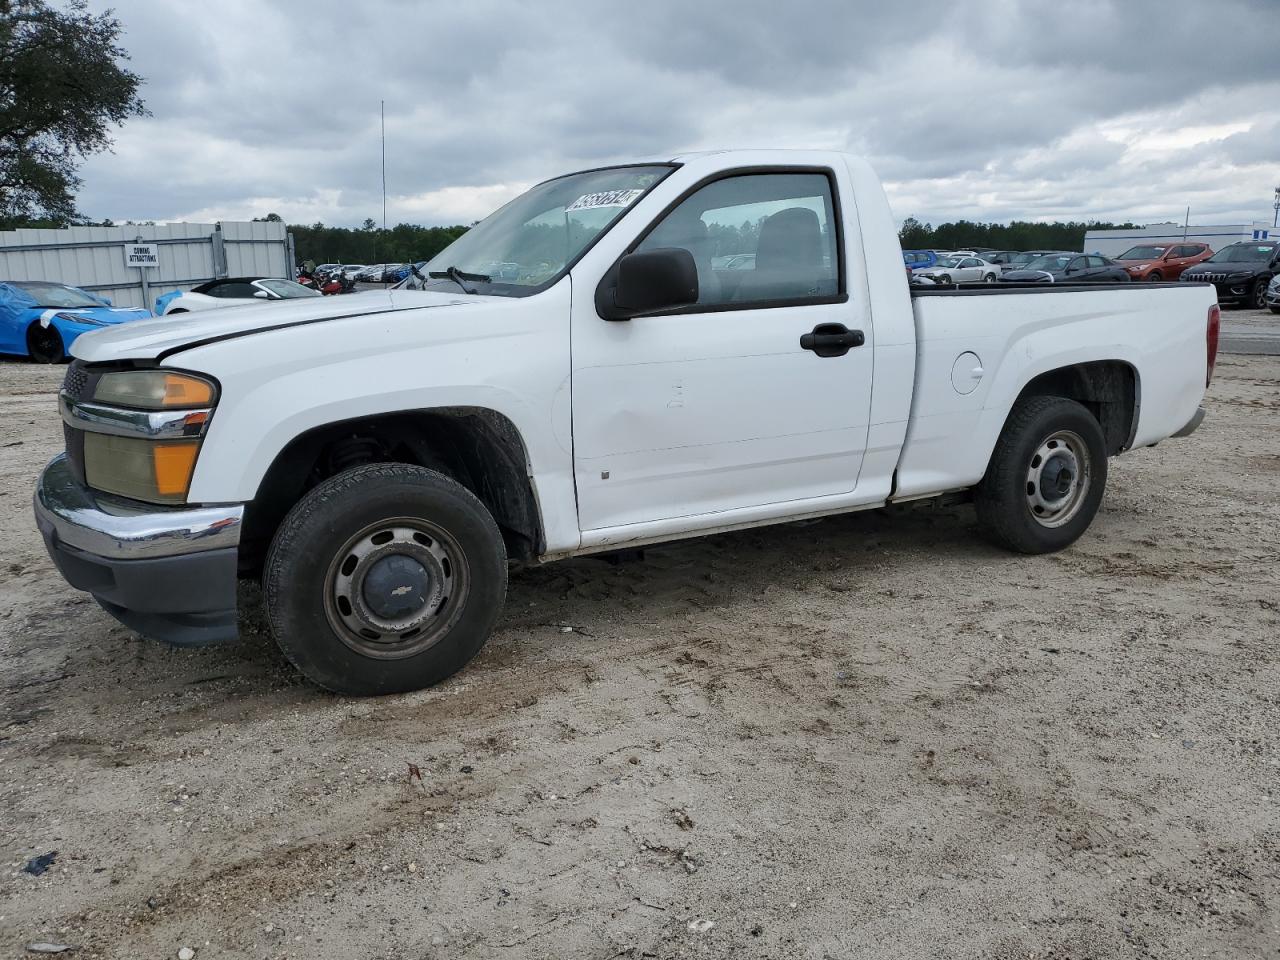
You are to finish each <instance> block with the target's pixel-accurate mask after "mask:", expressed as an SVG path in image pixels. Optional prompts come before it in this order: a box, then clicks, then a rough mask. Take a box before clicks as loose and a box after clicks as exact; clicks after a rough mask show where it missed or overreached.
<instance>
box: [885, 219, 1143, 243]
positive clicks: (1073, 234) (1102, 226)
mask: <svg viewBox="0 0 1280 960" xmlns="http://www.w3.org/2000/svg"><path fill="white" fill-rule="evenodd" d="M1132 229H1136V225H1135V224H1132V223H1106V222H1103V221H1100V220H1090V221H1088V222H1083V221H1079V220H1068V221H1065V222H1062V221H1059V222H1054V223H1031V222H1029V221H1027V220H1014V221H1013V222H1012V223H976V222H973V221H971V220H957V221H955V222H954V223H940V224H938V226H936V227H935V226H933V224H930V223H921V222H920V221H919V220H917V219H916V218H915V217H907V219H906V220H904V221H903V223H902V229H900V230H899V231H898V239H899V240H900V241H901V242H902V248H903V249H904V250H965V249H972V248H973V247H992V248H994V249H996V250H1083V249H1084V235H1085V233H1086V232H1088V231H1089V230H1132Z"/></svg>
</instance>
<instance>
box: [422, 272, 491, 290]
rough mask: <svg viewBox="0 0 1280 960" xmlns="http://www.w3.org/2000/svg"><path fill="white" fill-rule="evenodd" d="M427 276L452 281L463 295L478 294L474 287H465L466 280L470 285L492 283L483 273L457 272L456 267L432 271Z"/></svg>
mask: <svg viewBox="0 0 1280 960" xmlns="http://www.w3.org/2000/svg"><path fill="white" fill-rule="evenodd" d="M415 272H416V271H415ZM427 276H429V277H444V278H447V279H449V280H452V281H453V282H454V283H456V284H457V285H458V286H460V287H461V288H462V292H463V293H477V292H478V291H477V290H476V289H475V288H474V287H468V286H467V284H466V282H465V281H467V280H470V281H471V282H472V283H492V282H493V278H492V277H490V276H486V275H485V274H483V273H466V272H464V271H462V270H459V269H458V268H457V267H445V268H444V269H443V270H432V271H431V272H430V273H429V274H427Z"/></svg>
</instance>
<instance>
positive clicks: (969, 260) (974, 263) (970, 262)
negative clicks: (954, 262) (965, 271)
mask: <svg viewBox="0 0 1280 960" xmlns="http://www.w3.org/2000/svg"><path fill="white" fill-rule="evenodd" d="M960 266H962V267H980V266H982V264H981V263H980V262H978V260H977V259H976V258H974V257H965V258H964V260H963V262H961V264H960Z"/></svg>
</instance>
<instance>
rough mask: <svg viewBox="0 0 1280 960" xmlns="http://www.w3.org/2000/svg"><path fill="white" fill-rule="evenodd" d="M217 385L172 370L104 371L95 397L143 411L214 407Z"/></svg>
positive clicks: (102, 400) (94, 393) (95, 398)
mask: <svg viewBox="0 0 1280 960" xmlns="http://www.w3.org/2000/svg"><path fill="white" fill-rule="evenodd" d="M216 398H217V388H216V387H215V386H214V385H213V384H212V383H211V382H210V381H208V380H205V379H204V378H203V377H196V376H192V375H191V374H189V373H173V372H172V371H169V370H130V371H127V372H124V373H108V374H104V375H103V377H102V379H101V380H99V381H98V387H97V389H96V390H94V392H93V399H94V400H98V401H101V402H102V403H115V404H120V405H121V406H124V407H137V408H140V409H142V410H186V409H194V408H198V407H211V406H213V404H214V400H215V399H216Z"/></svg>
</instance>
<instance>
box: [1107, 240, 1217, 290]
mask: <svg viewBox="0 0 1280 960" xmlns="http://www.w3.org/2000/svg"><path fill="white" fill-rule="evenodd" d="M1211 256H1213V251H1212V250H1210V249H1209V245H1208V244H1207V243H1190V242H1188V243H1143V244H1139V245H1138V246H1136V247H1130V248H1129V249H1128V250H1126V251H1125V252H1124V253H1122V254H1120V256H1118V257H1113V258H1112V259H1114V260H1115V262H1116V263H1117V264H1119V265H1120V266H1122V267H1124V268H1125V270H1127V271H1128V272H1129V279H1130V280H1150V281H1152V282H1153V283H1156V282H1159V281H1161V280H1177V279H1178V278H1179V277H1180V276H1182V271H1183V270H1185V269H1187V267H1194V266H1195V265H1196V264H1197V263H1201V262H1203V261H1205V260H1208V259H1209V258H1210V257H1211Z"/></svg>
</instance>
